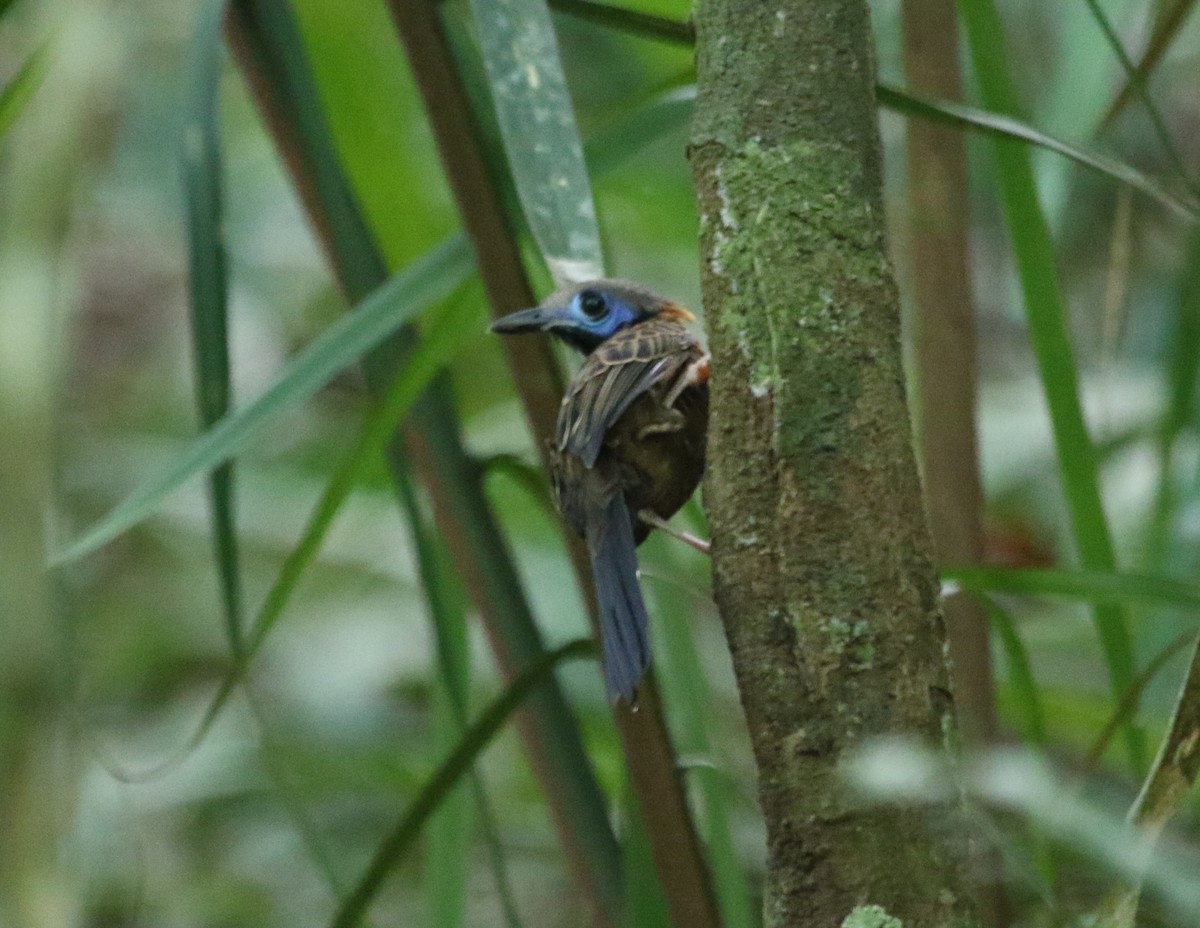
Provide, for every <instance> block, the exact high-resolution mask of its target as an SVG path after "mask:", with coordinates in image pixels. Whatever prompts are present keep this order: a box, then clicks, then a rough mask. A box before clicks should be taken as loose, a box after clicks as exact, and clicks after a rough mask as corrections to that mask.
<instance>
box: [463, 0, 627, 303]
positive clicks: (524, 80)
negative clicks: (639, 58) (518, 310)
mask: <svg viewBox="0 0 1200 928" xmlns="http://www.w3.org/2000/svg"><path fill="white" fill-rule="evenodd" d="M471 10H472V12H473V14H474V17H475V23H476V26H477V32H478V36H479V44H480V47H481V49H482V51H483V59H484V63H485V65H486V67H487V72H488V78H489V80H490V84H491V93H492V100H493V102H494V104H495V107H496V116H497V118H498V120H499V123H500V132H501V135H502V136H503V138H504V147H505V150H506V152H507V154H508V161H509V166H510V168H511V170H512V175H513V180H514V182H515V183H516V187H517V193H518V195H519V196H520V198H521V205H522V207H524V210H525V218H526V220H527V221H528V222H529V228H530V230H531V231H532V232H533V237H534V239H535V240H536V241H537V243H538V247H539V248H540V249H541V252H542V257H543V258H544V259H545V261H546V265H547V266H548V267H549V268H550V273H551V275H552V276H553V277H554V279H555V281H556V282H557V283H559V284H564V283H569V282H571V281H579V280H588V279H590V278H593V277H599V276H602V269H603V266H604V260H603V255H602V253H601V249H600V230H599V227H598V226H597V224H596V209H595V205H594V203H593V201H592V187H591V182H590V181H589V180H588V175H587V170H586V167H585V165H584V161H583V146H582V144H581V143H580V140H579V130H578V128H577V127H576V125H575V110H574V108H573V107H572V105H571V96H570V93H569V92H568V90H567V81H566V77H565V76H564V75H563V70H562V62H561V61H560V60H559V57H558V43H557V40H556V38H555V35H554V25H553V23H552V22H551V19H550V12H549V10H547V8H546V3H545V0H471Z"/></svg>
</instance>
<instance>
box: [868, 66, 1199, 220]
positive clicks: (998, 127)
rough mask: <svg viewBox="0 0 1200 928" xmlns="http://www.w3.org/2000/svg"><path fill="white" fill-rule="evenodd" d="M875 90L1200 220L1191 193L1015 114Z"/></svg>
mask: <svg viewBox="0 0 1200 928" xmlns="http://www.w3.org/2000/svg"><path fill="white" fill-rule="evenodd" d="M875 90H876V95H877V97H878V99H879V102H880V104H881V105H883V106H886V107H888V108H889V109H893V110H896V111H897V112H900V113H907V114H908V115H910V116H920V117H922V118H924V119H929V120H932V121H934V122H941V123H945V124H947V125H952V126H958V127H959V128H964V129H974V130H976V131H978V132H981V133H983V134H984V135H990V136H992V137H993V138H1001V139H1011V140H1015V141H1020V142H1025V143H1027V144H1030V145H1034V146H1036V147H1037V148H1042V149H1045V150H1046V151H1052V152H1055V153H1056V154H1059V155H1062V156H1063V157H1064V158H1069V159H1070V160H1072V161H1074V162H1076V163H1077V164H1080V165H1082V166H1083V167H1085V168H1090V169H1091V170H1093V171H1096V172H1098V173H1100V174H1103V175H1105V176H1106V177H1111V178H1112V179H1113V180H1115V181H1117V182H1119V183H1122V184H1127V185H1128V186H1130V187H1132V188H1133V189H1134V190H1137V191H1138V192H1139V193H1143V194H1145V195H1146V196H1148V197H1150V198H1151V199H1152V200H1154V201H1155V202H1157V203H1160V204H1161V205H1163V206H1165V207H1166V208H1167V209H1169V210H1171V211H1172V212H1173V213H1175V214H1177V215H1179V216H1183V217H1184V218H1186V219H1189V220H1191V221H1192V222H1195V221H1197V220H1200V205H1198V204H1197V203H1195V201H1193V200H1192V199H1191V198H1190V197H1189V198H1187V199H1185V198H1183V197H1180V196H1176V195H1174V194H1172V193H1170V192H1169V191H1167V190H1166V189H1164V188H1163V187H1162V186H1161V185H1160V184H1158V183H1157V182H1156V181H1154V180H1152V179H1151V178H1149V177H1147V176H1146V175H1145V174H1143V173H1142V172H1141V171H1139V170H1137V168H1134V167H1132V166H1131V165H1129V164H1126V163H1125V162H1123V161H1118V160H1117V159H1116V158H1109V157H1107V156H1105V155H1098V154H1095V153H1093V152H1087V151H1084V150H1083V149H1082V148H1078V147H1076V146H1074V145H1071V144H1069V143H1068V142H1064V141H1062V140H1061V139H1056V138H1055V137H1054V136H1052V135H1048V134H1047V133H1045V132H1041V131H1039V130H1038V129H1035V128H1033V127H1032V126H1030V125H1029V124H1027V123H1024V122H1022V121H1021V120H1019V119H1015V118H1013V117H1012V116H1008V115H1005V114H1003V113H997V112H991V111H989V110H981V109H978V108H976V107H973V106H967V105H966V104H963V103H954V102H951V101H949V100H930V99H927V98H924V97H920V96H917V95H915V94H912V93H909V92H908V91H904V90H899V89H897V88H895V87H889V86H888V85H886V84H880V85H879V86H878V87H876V89H875Z"/></svg>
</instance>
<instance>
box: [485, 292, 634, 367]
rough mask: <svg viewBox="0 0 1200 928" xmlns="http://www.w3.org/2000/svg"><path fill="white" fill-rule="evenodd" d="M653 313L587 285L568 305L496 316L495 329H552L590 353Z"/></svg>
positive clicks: (509, 332)
mask: <svg viewBox="0 0 1200 928" xmlns="http://www.w3.org/2000/svg"><path fill="white" fill-rule="evenodd" d="M652 315H654V311H653V310H651V309H647V308H645V307H642V306H639V305H637V304H636V303H635V304H633V305H631V304H630V303H629V302H628V301H627V300H626V299H625V298H624V297H623V296H618V295H617V294H615V293H613V292H611V291H609V290H605V289H603V288H600V287H587V288H585V289H583V290H580V291H579V292H578V293H576V294H574V295H573V296H572V297H571V299H570V301H569V302H568V303H567V304H566V305H565V306H538V307H535V308H534V309H524V310H521V312H519V313H512V314H511V315H508V316H505V317H504V318H503V319H497V320H496V321H495V322H494V323H492V331H493V332H499V333H501V334H505V335H513V334H517V333H520V332H549V333H551V334H552V335H555V336H557V337H558V338H561V339H562V340H563V341H564V342H566V343H567V344H568V345H570V346H571V347H572V348H575V349H576V350H578V351H581V352H583V354H591V353H592V352H593V351H594V350H595V349H596V347H597V346H598V345H599V344H600V343H601V342H603V341H604V340H605V339H607V338H610V337H611V336H612V335H613V334H614V333H616V332H618V331H619V330H621V329H623V328H625V327H626V326H630V325H633V324H634V323H636V322H641V321H642V320H643V319H647V318H649V317H650V316H652Z"/></svg>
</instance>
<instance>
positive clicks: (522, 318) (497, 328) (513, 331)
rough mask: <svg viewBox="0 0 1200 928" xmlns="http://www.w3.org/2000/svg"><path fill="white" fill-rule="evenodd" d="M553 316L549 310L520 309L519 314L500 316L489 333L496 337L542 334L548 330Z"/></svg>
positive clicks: (536, 308)
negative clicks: (496, 335) (532, 333)
mask: <svg viewBox="0 0 1200 928" xmlns="http://www.w3.org/2000/svg"><path fill="white" fill-rule="evenodd" d="M554 319H555V314H554V313H553V312H551V311H550V310H546V309H543V308H542V307H540V306H535V307H533V309H522V310H521V311H520V312H516V313H509V314H508V315H507V316H501V317H500V318H499V319H497V320H496V321H495V322H493V323H492V324H491V326H490V327H489V331H492V332H495V333H497V334H498V335H518V334H520V333H522V332H544V331H545V330H546V329H548V328H550V326H551V325H552V324H553V322H554Z"/></svg>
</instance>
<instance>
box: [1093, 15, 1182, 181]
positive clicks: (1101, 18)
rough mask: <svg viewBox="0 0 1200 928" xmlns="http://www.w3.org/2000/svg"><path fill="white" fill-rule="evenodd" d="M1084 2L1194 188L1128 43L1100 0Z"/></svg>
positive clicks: (1179, 171)
mask: <svg viewBox="0 0 1200 928" xmlns="http://www.w3.org/2000/svg"><path fill="white" fill-rule="evenodd" d="M1084 2H1085V3H1086V4H1087V7H1088V10H1090V11H1091V14H1092V18H1093V19H1095V20H1096V22H1097V24H1098V25H1099V26H1100V31H1101V32H1103V33H1104V38H1105V41H1107V42H1108V46H1109V48H1111V49H1112V50H1113V54H1114V55H1116V57H1117V60H1118V61H1119V62H1121V67H1122V68H1123V69H1124V71H1125V78H1126V80H1128V81H1129V86H1130V87H1132V88H1133V91H1134V93H1136V94H1137V95H1138V97H1139V98H1140V99H1141V101H1142V105H1143V106H1144V107H1145V108H1146V112H1147V113H1148V114H1149V116H1150V123H1151V125H1152V126H1154V134H1155V135H1157V136H1158V141H1159V144H1160V145H1162V147H1163V151H1165V152H1166V154H1167V158H1168V159H1169V160H1170V162H1171V167H1172V168H1173V169H1174V170H1175V173H1176V174H1177V175H1178V176H1179V178H1180V180H1182V181H1183V182H1184V183H1185V184H1186V185H1187V186H1188V187H1190V188H1193V189H1194V187H1195V185H1194V184H1193V183H1192V179H1191V177H1190V176H1189V174H1188V170H1187V168H1186V167H1184V164H1183V158H1182V157H1181V156H1180V154H1179V149H1178V148H1176V147H1175V143H1174V141H1172V139H1171V133H1170V132H1168V131H1167V124H1166V122H1165V121H1164V120H1163V117H1162V113H1161V112H1159V109H1158V107H1157V106H1156V105H1155V104H1154V99H1153V98H1152V97H1151V96H1150V91H1149V89H1148V88H1147V87H1146V84H1145V82H1144V81H1143V80H1142V76H1141V74H1140V73H1138V70H1137V68H1136V67H1134V64H1133V62H1132V61H1130V60H1129V55H1128V53H1127V52H1126V51H1125V46H1124V45H1122V44H1121V39H1120V37H1119V36H1118V35H1117V31H1116V30H1115V29H1114V28H1113V25H1112V23H1111V22H1109V19H1108V16H1107V15H1105V13H1104V10H1103V9H1102V8H1101V7H1100V4H1099V3H1097V2H1096V0H1084Z"/></svg>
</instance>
